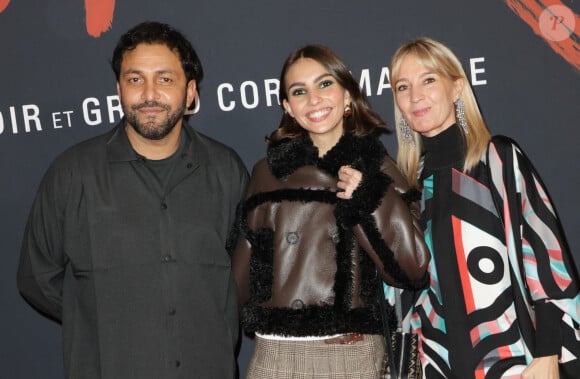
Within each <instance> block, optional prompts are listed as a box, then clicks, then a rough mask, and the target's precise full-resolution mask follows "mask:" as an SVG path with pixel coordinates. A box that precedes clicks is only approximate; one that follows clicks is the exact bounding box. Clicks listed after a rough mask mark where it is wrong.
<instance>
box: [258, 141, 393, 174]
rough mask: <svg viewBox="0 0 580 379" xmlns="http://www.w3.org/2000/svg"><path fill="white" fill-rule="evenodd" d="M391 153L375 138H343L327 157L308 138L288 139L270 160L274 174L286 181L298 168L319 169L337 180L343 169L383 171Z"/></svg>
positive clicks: (274, 149)
mask: <svg viewBox="0 0 580 379" xmlns="http://www.w3.org/2000/svg"><path fill="white" fill-rule="evenodd" d="M385 155H387V151H386V149H385V147H384V146H383V144H382V143H381V141H380V140H379V139H378V138H376V137H375V136H367V137H355V136H353V135H350V134H345V135H343V136H342V137H341V138H340V139H339V140H338V142H337V143H336V145H335V146H333V147H332V149H330V150H329V151H328V152H327V153H326V154H325V155H324V156H323V157H321V158H319V157H318V148H317V147H316V146H314V144H313V143H312V140H311V139H310V137H308V136H304V137H297V138H288V139H284V140H282V141H281V142H280V143H278V144H277V145H275V146H272V147H270V148H269V149H268V152H267V160H268V166H269V167H270V171H271V172H272V174H273V175H274V176H275V177H276V178H278V179H281V180H283V179H285V178H287V177H288V176H289V175H291V174H292V173H293V172H294V171H296V170H297V169H298V168H300V167H303V166H308V165H315V166H317V167H318V168H320V169H321V170H324V171H326V172H328V173H329V174H331V175H332V176H334V177H338V169H339V168H340V167H341V166H351V167H353V168H356V169H357V170H359V171H361V172H362V173H363V174H364V173H373V172H376V171H378V170H379V169H380V167H381V164H382V162H383V159H384V157H385Z"/></svg>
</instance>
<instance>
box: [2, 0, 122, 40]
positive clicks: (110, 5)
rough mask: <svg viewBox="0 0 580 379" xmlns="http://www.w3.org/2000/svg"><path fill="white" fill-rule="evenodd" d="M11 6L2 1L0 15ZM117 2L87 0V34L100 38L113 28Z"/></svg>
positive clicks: (7, 1)
mask: <svg viewBox="0 0 580 379" xmlns="http://www.w3.org/2000/svg"><path fill="white" fill-rule="evenodd" d="M8 4H10V0H0V13H2V12H3V11H4V10H5V9H6V7H7V6H8ZM114 13H115V0H85V19H86V27H87V33H89V35H90V36H92V37H95V38H99V37H100V36H101V34H102V33H104V32H106V31H107V30H109V29H110V28H111V25H112V24H113V14H114Z"/></svg>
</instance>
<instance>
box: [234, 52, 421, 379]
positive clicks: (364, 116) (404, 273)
mask: <svg viewBox="0 0 580 379" xmlns="http://www.w3.org/2000/svg"><path fill="white" fill-rule="evenodd" d="M280 100H281V102H282V106H283V108H284V115H283V116H282V120H281V122H280V126H279V128H278V129H277V130H275V131H274V132H273V133H272V134H271V135H270V137H269V139H268V150H267V157H266V158H264V159H263V160H261V161H259V162H258V163H257V164H256V165H255V167H254V169H253V173H252V177H251V180H250V184H249V187H248V193H247V198H246V200H245V202H244V203H243V204H242V206H241V211H240V223H239V225H238V230H239V232H240V238H239V239H238V242H237V245H236V247H235V251H234V253H233V270H234V273H235V276H236V280H237V284H238V290H239V299H240V304H241V319H242V326H243V328H244V329H245V331H246V332H248V333H255V334H256V344H255V351H254V354H253V356H252V359H251V362H250V366H249V369H248V378H268V379H270V378H274V377H292V378H311V377H316V378H349V379H353V378H378V375H379V371H380V368H381V363H382V359H383V354H384V344H383V339H382V336H381V335H380V334H381V332H382V324H381V313H380V307H379V302H378V299H379V298H378V295H379V293H378V292H379V291H378V283H379V280H380V278H379V274H380V276H381V277H382V279H383V280H385V281H386V282H388V283H390V284H392V285H395V286H399V287H407V288H422V287H424V286H425V285H427V281H428V279H427V274H426V267H427V264H428V261H429V254H428V249H427V247H426V245H425V243H424V240H423V235H422V233H421V231H420V228H419V227H418V224H417V220H416V218H415V217H414V215H413V213H412V212H411V210H414V211H415V214H418V213H417V212H418V203H417V202H416V200H418V198H419V196H418V195H419V194H418V193H416V194H415V195H414V196H413V194H408V193H407V191H408V185H407V182H406V180H405V178H404V177H403V176H402V175H401V173H400V172H399V170H398V169H397V167H396V164H395V163H394V161H393V160H392V159H391V158H390V157H389V156H388V155H387V153H386V151H385V149H384V147H383V145H382V143H381V142H380V141H379V139H378V137H377V134H378V132H379V131H381V130H382V129H383V128H384V127H385V124H384V122H383V121H382V120H381V119H380V118H379V116H378V115H377V114H376V113H374V112H373V111H372V110H371V109H370V107H369V105H368V103H367V102H366V100H365V98H364V96H363V94H362V93H361V91H360V89H359V86H358V83H357V82H356V81H355V80H354V78H353V77H352V76H351V74H350V72H349V70H348V68H347V67H346V66H345V64H344V63H343V62H342V61H341V60H340V59H339V58H338V57H337V56H336V55H335V54H334V53H333V52H332V51H331V50H329V49H328V48H326V47H323V46H318V45H310V46H306V47H304V48H301V49H299V50H297V51H295V52H293V53H292V54H291V55H290V56H289V57H288V59H287V60H286V62H285V64H284V66H283V69H282V73H281V76H280ZM377 272H378V273H379V274H377Z"/></svg>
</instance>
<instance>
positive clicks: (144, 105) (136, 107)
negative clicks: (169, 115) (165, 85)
mask: <svg viewBox="0 0 580 379" xmlns="http://www.w3.org/2000/svg"><path fill="white" fill-rule="evenodd" d="M142 108H163V109H165V110H166V111H168V110H169V105H167V104H163V103H160V102H158V101H146V102H144V103H141V104H137V105H133V106H132V107H131V109H133V110H134V111H137V110H139V109H142Z"/></svg>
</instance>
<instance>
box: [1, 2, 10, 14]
mask: <svg viewBox="0 0 580 379" xmlns="http://www.w3.org/2000/svg"><path fill="white" fill-rule="evenodd" d="M8 4H10V0H0V13H2V12H3V11H4V9H6V7H7V6H8Z"/></svg>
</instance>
